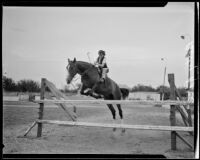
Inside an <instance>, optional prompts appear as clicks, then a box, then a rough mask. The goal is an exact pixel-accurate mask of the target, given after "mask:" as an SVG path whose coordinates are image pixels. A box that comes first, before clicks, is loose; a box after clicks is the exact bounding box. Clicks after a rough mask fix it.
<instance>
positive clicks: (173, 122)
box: [25, 74, 194, 150]
mask: <svg viewBox="0 0 200 160" xmlns="http://www.w3.org/2000/svg"><path fill="white" fill-rule="evenodd" d="M168 80H169V83H170V89H171V97H170V98H171V100H170V101H134V100H122V101H119V100H117V102H116V100H89V101H88V103H93V104H97V103H99V104H102V103H103V104H107V103H114V104H116V103H123V104H138V103H143V104H169V105H170V124H171V126H150V125H127V124H105V123H88V122H76V121H53V120H43V110H44V103H55V104H57V105H59V104H64V103H66V104H80V103H81V104H83V103H87V101H86V100H44V92H45V85H44V84H45V83H46V82H47V83H48V81H46V80H45V79H42V89H41V100H37V101H34V102H36V103H39V104H40V108H39V117H38V119H37V120H36V121H35V122H34V123H33V124H32V125H31V126H30V128H29V129H28V130H27V131H26V133H25V135H27V134H28V132H30V130H31V129H32V128H33V127H34V126H35V125H36V124H38V130H37V137H41V136H42V124H43V123H48V124H62V125H72V126H87V127H106V128H113V127H114V128H127V129H138V130H155V131H170V132H171V149H172V150H176V149H177V147H176V137H178V138H180V139H181V140H182V141H183V142H184V143H185V144H186V145H188V146H189V147H190V148H192V149H193V145H192V144H190V143H189V142H187V141H186V140H185V139H184V138H183V137H181V136H180V135H179V134H178V133H177V132H189V133H191V132H192V133H193V132H194V127H192V126H186V127H183V126H176V114H175V109H176V108H177V105H187V104H189V105H190V104H193V102H187V101H177V100H176V98H175V97H176V96H175V93H176V87H175V84H174V74H169V75H168ZM124 107H126V106H124ZM180 113H181V115H182V114H184V112H183V113H182V112H180ZM184 116H185V117H187V116H186V115H184ZM184 116H182V117H184ZM185 117H184V119H185ZM72 120H73V119H72ZM185 121H186V120H185Z"/></svg>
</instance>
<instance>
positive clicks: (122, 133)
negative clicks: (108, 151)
mask: <svg viewBox="0 0 200 160" xmlns="http://www.w3.org/2000/svg"><path fill="white" fill-rule="evenodd" d="M125 132H126V129H125V128H123V129H122V130H121V135H122V136H123V135H124V134H125Z"/></svg>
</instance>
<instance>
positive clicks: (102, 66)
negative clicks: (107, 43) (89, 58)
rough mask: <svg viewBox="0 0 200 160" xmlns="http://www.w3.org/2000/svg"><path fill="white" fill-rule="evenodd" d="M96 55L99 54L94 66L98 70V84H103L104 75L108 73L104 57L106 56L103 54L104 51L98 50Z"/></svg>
mask: <svg viewBox="0 0 200 160" xmlns="http://www.w3.org/2000/svg"><path fill="white" fill-rule="evenodd" d="M98 54H99V57H98V58H97V60H96V62H95V63H94V65H97V66H98V67H99V69H100V73H101V78H100V82H104V80H105V78H106V73H107V72H108V66H107V64H106V57H105V55H106V54H105V51H103V50H99V51H98Z"/></svg>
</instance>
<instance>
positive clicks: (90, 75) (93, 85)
mask: <svg viewBox="0 0 200 160" xmlns="http://www.w3.org/2000/svg"><path fill="white" fill-rule="evenodd" d="M66 68H67V70H68V77H67V83H68V84H69V83H71V80H72V79H73V78H74V76H75V75H76V74H79V75H81V82H82V87H81V91H80V93H81V94H82V95H89V96H92V97H94V98H102V97H103V98H104V99H105V100H121V99H125V98H126V97H128V95H129V90H128V89H126V88H119V86H118V85H117V83H116V82H114V81H113V80H112V79H110V78H109V77H106V78H105V82H100V81H99V80H100V75H99V72H98V69H97V68H96V67H95V66H94V65H92V64H90V63H87V62H83V61H76V58H74V60H73V61H71V60H70V59H68V65H67V67H66ZM88 88H89V89H90V90H89V91H87V92H84V91H85V90H86V89H87V90H88ZM107 106H108V108H109V109H110V111H111V113H112V116H113V119H114V120H115V119H116V114H115V112H116V111H115V109H114V107H113V105H112V104H107ZM117 108H118V111H119V115H120V118H121V120H122V119H123V112H122V109H121V105H120V104H117Z"/></svg>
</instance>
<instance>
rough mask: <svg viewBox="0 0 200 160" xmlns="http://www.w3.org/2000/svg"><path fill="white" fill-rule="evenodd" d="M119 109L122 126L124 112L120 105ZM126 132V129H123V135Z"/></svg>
mask: <svg viewBox="0 0 200 160" xmlns="http://www.w3.org/2000/svg"><path fill="white" fill-rule="evenodd" d="M117 108H118V110H119V116H120V118H121V124H123V111H122V108H121V105H120V104H117ZM124 132H125V128H123V129H122V133H124Z"/></svg>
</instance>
